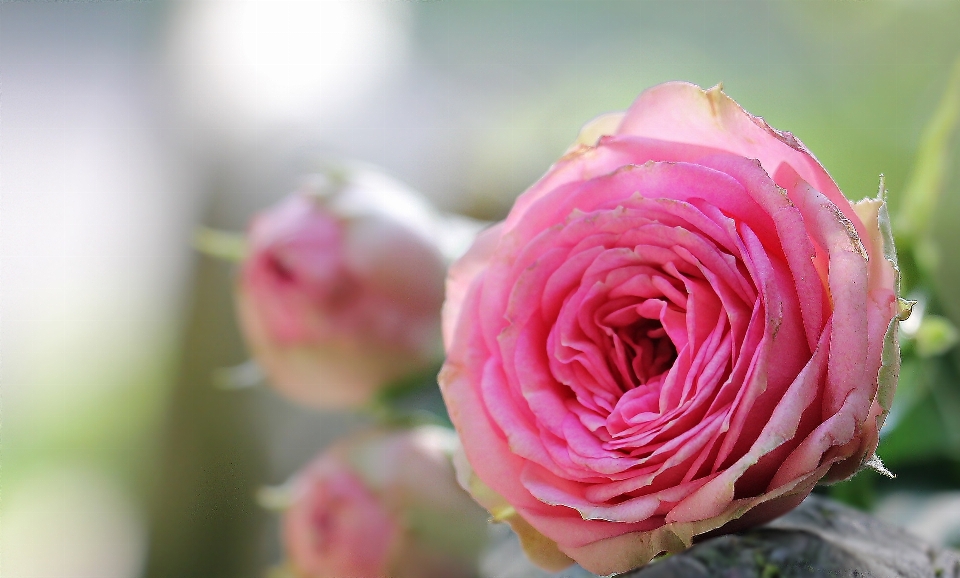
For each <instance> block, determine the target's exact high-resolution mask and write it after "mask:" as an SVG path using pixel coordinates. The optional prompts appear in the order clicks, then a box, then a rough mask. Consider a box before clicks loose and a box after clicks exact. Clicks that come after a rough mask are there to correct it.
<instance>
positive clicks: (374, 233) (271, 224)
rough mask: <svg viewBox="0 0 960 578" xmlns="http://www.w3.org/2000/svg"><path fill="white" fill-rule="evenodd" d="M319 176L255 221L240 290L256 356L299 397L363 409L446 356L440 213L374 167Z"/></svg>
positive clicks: (281, 386)
mask: <svg viewBox="0 0 960 578" xmlns="http://www.w3.org/2000/svg"><path fill="white" fill-rule="evenodd" d="M338 177H339V178H338V179H337V180H334V179H333V178H330V177H327V176H324V175H319V176H317V177H316V178H315V179H314V180H313V182H310V183H307V184H306V185H305V186H304V187H302V188H301V189H300V190H299V191H297V192H296V193H294V194H292V195H291V196H289V197H287V198H286V199H284V200H283V201H281V202H280V203H279V204H278V205H276V206H274V207H273V208H271V209H269V210H267V211H265V212H263V213H260V214H259V215H257V216H256V217H255V218H254V219H253V221H252V223H251V225H250V228H249V247H250V250H249V254H248V256H247V258H246V260H245V261H244V263H243V268H242V271H241V275H240V280H239V283H238V290H237V304H238V309H239V314H240V323H241V327H242V329H243V332H244V335H245V337H246V340H247V343H248V345H249V347H250V349H251V351H252V353H253V356H254V357H255V359H256V360H257V362H258V363H259V364H260V365H261V366H263V368H264V370H265V372H266V373H267V376H268V377H269V379H270V381H271V383H272V384H273V385H275V386H276V387H277V388H278V389H279V390H281V391H282V392H283V393H285V394H286V395H288V396H289V397H291V398H293V399H294V400H297V401H299V402H302V403H305V404H307V405H312V406H316V407H327V408H345V407H356V406H359V405H363V404H364V403H366V402H368V401H369V400H370V399H371V398H372V397H373V395H375V394H376V392H377V391H379V390H380V389H381V388H383V387H384V386H385V385H387V384H389V383H390V382H392V381H394V380H396V379H398V378H401V377H403V376H405V375H407V374H410V373H412V372H415V371H418V370H424V369H426V368H428V367H430V366H431V365H432V364H434V363H437V362H438V361H439V360H440V359H441V355H442V352H441V348H440V307H441V304H442V302H443V283H444V275H445V270H446V263H445V260H444V257H443V255H442V254H441V252H440V248H439V244H438V241H437V240H436V239H437V237H436V235H437V231H438V230H439V228H440V226H439V225H438V223H439V221H440V217H439V215H438V214H437V213H436V212H435V211H434V210H433V209H432V207H431V206H430V205H429V204H428V203H427V202H426V201H424V200H423V199H421V198H420V197H418V196H417V195H416V194H414V193H412V192H410V191H409V190H407V189H405V188H404V187H403V186H402V185H400V184H399V183H396V182H395V181H393V180H391V179H389V178H387V177H384V176H383V175H380V174H378V173H374V172H371V171H369V170H362V171H351V172H348V173H346V174H345V176H342V175H339V176H338Z"/></svg>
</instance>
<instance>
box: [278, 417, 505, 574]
mask: <svg viewBox="0 0 960 578" xmlns="http://www.w3.org/2000/svg"><path fill="white" fill-rule="evenodd" d="M456 443H457V441H456V436H455V435H454V434H453V432H451V431H450V430H446V429H442V428H438V427H421V428H417V429H415V430H410V431H402V432H401V431H395V432H385V431H377V432H372V433H367V434H365V435H361V436H358V437H354V438H351V439H348V440H344V441H342V442H339V443H338V444H336V445H335V446H334V447H332V448H331V449H329V450H328V451H326V452H324V453H323V454H322V455H320V456H319V457H318V458H317V459H316V460H315V461H314V462H313V463H311V464H310V465H308V466H307V467H306V468H304V469H303V470H302V471H301V472H300V473H299V474H297V475H296V476H295V477H294V479H293V480H292V481H291V483H290V485H291V488H290V489H291V492H292V503H291V505H290V507H289V509H288V510H287V511H286V513H285V514H284V518H283V540H284V546H285V549H286V552H287V556H288V559H289V560H288V562H289V564H290V566H291V567H292V568H293V569H294V571H295V572H296V573H297V575H299V576H302V577H303V578H379V577H384V578H460V577H462V578H470V577H471V576H474V575H475V573H476V561H477V556H478V554H479V551H480V549H481V548H482V547H483V546H484V545H485V540H486V532H487V523H486V519H487V515H486V512H484V511H483V510H482V509H480V508H479V507H477V505H476V504H475V503H474V502H473V500H471V499H470V496H469V495H468V494H466V493H465V492H464V491H463V489H461V488H460V486H459V485H457V481H456V477H455V475H454V471H453V466H452V464H451V463H450V452H451V451H452V450H453V448H454V447H455V446H456Z"/></svg>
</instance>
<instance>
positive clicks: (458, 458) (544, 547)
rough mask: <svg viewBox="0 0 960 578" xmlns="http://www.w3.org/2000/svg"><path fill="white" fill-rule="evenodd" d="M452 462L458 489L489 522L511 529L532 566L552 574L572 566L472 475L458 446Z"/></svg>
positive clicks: (506, 503) (544, 537)
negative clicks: (461, 489)
mask: <svg viewBox="0 0 960 578" xmlns="http://www.w3.org/2000/svg"><path fill="white" fill-rule="evenodd" d="M453 461H454V465H455V467H456V470H457V482H459V483H460V486H461V487H462V488H463V489H464V490H466V491H467V492H468V493H469V494H470V495H471V496H473V499H474V500H476V501H477V503H479V504H480V505H481V506H483V507H484V508H485V509H486V510H487V511H488V512H490V516H491V518H490V521H491V522H504V523H506V524H509V525H510V528H511V529H512V530H513V531H514V533H516V534H517V537H518V538H519V539H520V546H521V547H522V548H523V551H524V552H525V553H526V554H527V556H528V557H529V558H530V560H531V561H532V562H533V563H534V564H536V565H537V566H540V567H541V568H543V569H545V570H549V571H551V572H559V571H560V570H563V569H564V568H567V567H569V566H570V565H571V564H573V563H574V561H573V560H572V559H571V558H570V557H569V556H567V555H566V554H564V553H563V552H561V551H560V548H559V547H558V546H557V543H556V542H554V541H553V540H551V539H550V538H547V537H546V536H544V535H543V534H541V533H540V532H538V531H537V530H536V528H534V527H533V526H531V525H530V523H529V522H527V521H526V520H525V519H524V518H523V516H521V515H520V514H519V513H518V512H517V510H516V509H515V508H514V507H513V506H511V505H510V504H509V503H508V502H507V500H506V499H504V497H503V496H501V495H500V494H498V493H497V492H495V491H494V490H493V489H492V488H490V486H488V485H486V484H485V483H483V481H482V480H481V479H480V478H478V477H477V476H476V475H475V474H474V473H473V468H472V467H471V466H470V462H469V461H467V456H466V454H464V452H463V448H462V447H460V446H458V447H457V449H456V450H455V451H454V454H453Z"/></svg>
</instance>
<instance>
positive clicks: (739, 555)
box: [482, 496, 960, 578]
mask: <svg viewBox="0 0 960 578" xmlns="http://www.w3.org/2000/svg"><path fill="white" fill-rule="evenodd" d="M499 532H500V535H499V536H498V537H497V538H498V540H497V542H496V543H495V546H494V547H493V548H492V549H491V551H490V553H489V555H488V556H487V557H486V559H485V560H484V564H483V567H482V575H483V576H484V578H594V575H593V574H591V573H589V572H586V571H585V570H583V569H582V568H579V567H577V566H573V567H571V568H568V569H567V570H564V571H563V572H560V573H557V574H551V573H548V572H544V571H542V570H539V569H537V568H536V567H534V566H532V565H531V564H530V563H529V562H528V561H527V560H526V558H525V557H524V556H523V553H522V552H521V550H520V547H519V545H518V544H517V542H516V539H515V538H514V537H513V536H512V535H510V534H509V531H508V530H499ZM621 577H622V578H960V552H957V551H955V550H950V549H945V548H940V547H937V546H933V545H931V544H928V543H926V542H924V541H923V540H921V539H920V538H917V537H916V536H914V535H913V534H910V533H908V532H906V531H905V530H903V529H901V528H899V527H897V526H893V525H890V524H888V523H885V522H882V521H880V520H878V519H877V518H875V517H873V516H870V515H868V514H865V513H863V512H860V511H858V510H854V509H852V508H849V507H847V506H843V505H841V504H838V503H836V502H833V501H830V500H827V499H825V498H821V497H819V496H810V497H809V498H807V499H806V500H804V502H803V503H802V504H801V505H800V506H799V507H798V508H797V509H795V510H794V511H792V512H790V513H789V514H786V515H785V516H783V517H781V518H779V519H777V520H774V521H773V522H770V523H769V524H766V525H764V526H761V527H758V528H754V529H751V530H748V531H745V532H741V533H739V534H734V535H728V536H720V537H717V538H712V539H709V540H705V541H704V542H701V543H700V544H697V545H695V546H694V547H693V548H691V549H689V550H687V551H686V552H683V553H680V554H675V555H673V556H669V557H666V558H663V559H661V560H658V561H656V562H654V563H652V564H649V565H647V566H646V567H644V568H641V569H638V570H634V571H632V572H628V573H626V574H623V575H621Z"/></svg>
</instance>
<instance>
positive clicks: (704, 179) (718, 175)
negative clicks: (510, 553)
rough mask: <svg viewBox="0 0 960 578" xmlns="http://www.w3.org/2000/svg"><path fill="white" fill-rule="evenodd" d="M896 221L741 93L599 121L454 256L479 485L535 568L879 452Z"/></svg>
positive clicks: (679, 534)
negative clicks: (856, 198) (851, 198)
mask: <svg viewBox="0 0 960 578" xmlns="http://www.w3.org/2000/svg"><path fill="white" fill-rule="evenodd" d="M888 225H889V224H888V222H887V213H886V207H885V206H884V204H883V201H882V198H880V199H865V200H863V201H860V202H859V203H856V204H853V205H851V203H850V202H848V201H847V199H846V198H844V196H843V195H842V194H841V193H840V190H839V189H838V188H837V185H836V184H835V183H834V182H833V180H832V179H831V178H830V176H829V175H828V174H827V173H826V171H825V170H824V169H823V167H822V166H821V165H820V164H819V163H818V162H817V160H816V159H815V158H814V157H813V155H812V154H810V152H809V151H807V150H806V149H805V148H804V147H803V145H802V144H800V142H799V141H798V140H797V139H796V138H794V137H793V136H792V135H791V134H789V133H783V132H779V131H777V130H775V129H773V128H771V127H770V126H769V125H767V124H766V123H765V122H764V121H763V120H762V119H760V118H758V117H754V116H751V115H750V114H748V113H747V112H745V111H744V110H743V109H742V108H740V107H739V106H738V105H737V104H736V103H735V102H734V101H733V100H731V99H730V98H729V97H727V96H726V95H724V94H723V92H721V90H720V88H719V87H717V88H713V89H710V90H707V91H704V90H702V89H700V88H699V87H697V86H693V85H691V84H686V83H679V82H672V83H667V84H663V85H660V86H656V87H654V88H651V89H649V90H647V91H646V92H644V93H643V94H641V95H640V97H639V98H638V99H637V101H636V102H635V103H634V104H633V106H632V107H631V108H630V109H629V110H628V111H627V112H626V113H623V114H616V115H606V116H604V117H601V118H600V119H597V120H596V121H595V122H594V123H592V124H590V125H588V126H587V127H585V129H584V131H583V132H582V133H581V136H580V139H579V141H578V143H577V145H575V146H574V147H573V148H572V149H571V150H570V151H569V152H568V154H566V155H565V156H564V157H563V158H562V159H560V161H558V162H557V163H556V164H555V165H554V166H553V167H551V168H550V170H549V171H547V174H546V175H544V176H543V178H541V179H540V181H539V182H537V183H536V184H534V185H533V186H532V187H531V188H530V189H529V190H527V191H526V192H525V193H524V194H523V195H522V196H520V197H519V198H518V199H517V201H516V204H515V205H514V207H513V209H512V211H511V212H510V214H509V216H508V217H507V219H506V220H505V221H504V222H502V223H500V224H498V225H496V226H495V227H493V228H491V229H489V230H487V231H486V232H485V233H483V234H482V235H481V236H480V237H479V238H478V239H477V241H476V243H475V244H474V246H473V247H472V248H471V250H470V251H469V252H468V253H467V254H466V255H465V256H464V257H463V258H462V259H461V260H460V261H459V262H458V263H456V264H455V265H454V266H453V267H452V268H451V272H450V275H449V278H448V281H447V291H448V293H447V303H446V305H445V309H444V340H445V344H446V348H447V362H446V365H445V366H444V368H443V371H442V372H441V377H440V381H441V387H442V389H443V395H444V398H445V400H446V403H447V406H448V408H449V411H450V416H451V418H452V419H453V422H454V424H455V425H456V428H457V430H458V431H459V433H460V437H461V440H462V443H463V448H464V451H465V455H466V458H467V460H468V461H469V468H470V469H472V471H466V470H465V471H464V472H461V474H462V476H463V477H464V478H466V480H465V483H466V487H467V488H468V489H470V491H471V492H472V493H473V494H474V496H475V497H476V498H477V500H478V501H479V502H480V503H481V504H483V505H484V506H485V507H487V509H489V510H490V512H491V513H492V514H493V516H494V518H496V519H501V520H505V521H507V522H509V523H511V525H512V526H513V527H514V529H515V530H517V532H518V534H519V535H520V538H521V540H522V541H523V543H524V545H525V547H526V549H527V552H528V554H530V555H531V557H532V558H533V559H534V561H536V562H538V563H539V564H541V565H543V566H544V567H547V568H560V567H563V566H565V565H566V564H569V563H570V562H571V560H573V561H576V562H579V563H580V564H581V565H582V566H583V567H584V568H586V569H588V570H590V571H592V572H595V573H598V574H610V573H616V572H623V571H626V570H629V569H631V568H634V567H637V566H640V565H643V564H645V563H646V562H648V561H649V560H650V559H651V558H653V557H654V556H656V555H657V554H659V553H661V552H665V551H666V552H675V551H678V550H680V549H683V548H685V547H687V546H689V545H690V544H691V541H692V539H693V538H694V537H695V536H698V535H701V534H704V533H706V532H710V531H713V530H718V529H719V530H720V531H721V532H725V531H733V530H735V529H736V528H738V527H742V526H746V525H752V524H757V523H761V522H764V521H767V520H770V519H772V518H774V517H776V516H778V515H780V514H782V513H784V512H785V511H787V510H789V509H790V508H793V507H794V506H796V505H797V504H798V503H799V502H800V501H801V500H802V499H803V498H804V497H805V496H806V495H807V494H809V493H810V491H811V489H812V488H813V486H814V485H815V484H816V483H817V482H818V481H819V480H821V479H825V480H826V481H833V480H839V479H842V478H845V477H848V476H850V475H852V474H853V473H854V472H856V471H858V470H859V469H860V468H861V467H863V466H864V465H867V463H868V462H870V463H873V464H877V467H880V466H879V462H878V461H871V460H873V457H874V452H875V450H876V447H877V440H878V430H879V428H880V425H881V423H882V421H883V418H884V417H885V415H886V412H887V410H888V409H889V404H890V401H891V398H892V396H893V389H894V388H895V385H896V375H897V370H898V366H899V350H898V348H897V344H896V326H897V324H896V322H895V321H896V316H897V314H898V311H899V309H898V300H897V296H896V285H897V270H896V267H895V265H894V263H893V259H894V257H893V245H892V241H891V238H890V235H889V226H888Z"/></svg>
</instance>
